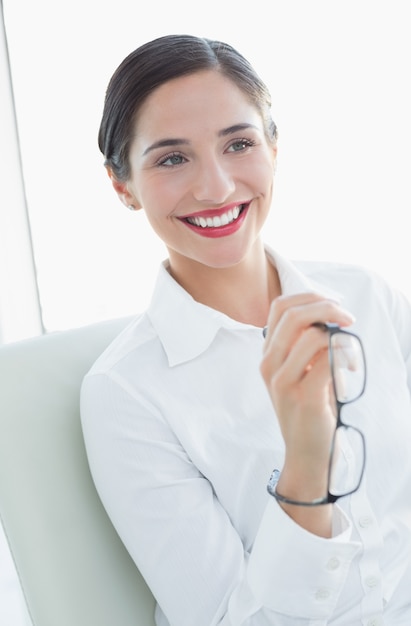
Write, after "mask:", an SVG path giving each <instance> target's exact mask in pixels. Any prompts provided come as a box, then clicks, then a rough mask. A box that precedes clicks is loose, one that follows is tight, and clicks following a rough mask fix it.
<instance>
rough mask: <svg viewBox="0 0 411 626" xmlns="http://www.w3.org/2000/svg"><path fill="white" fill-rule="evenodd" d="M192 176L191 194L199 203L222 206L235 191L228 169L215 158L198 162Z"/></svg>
mask: <svg viewBox="0 0 411 626" xmlns="http://www.w3.org/2000/svg"><path fill="white" fill-rule="evenodd" d="M194 176H195V180H194V185H193V194H194V197H195V199H196V200H197V201H199V202H202V203H208V204H222V203H224V201H225V200H227V198H229V196H230V195H231V194H232V193H233V191H234V190H235V183H234V178H233V175H232V173H231V171H230V169H229V168H228V167H227V165H225V164H224V163H222V162H221V160H219V159H218V158H216V157H210V158H208V159H207V160H205V161H202V162H200V163H199V164H198V167H197V168H196V171H195V174H194Z"/></svg>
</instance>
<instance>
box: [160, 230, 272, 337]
mask: <svg viewBox="0 0 411 626" xmlns="http://www.w3.org/2000/svg"><path fill="white" fill-rule="evenodd" d="M170 273H171V275H172V276H173V277H174V278H175V280H177V282H178V283H180V285H181V286H182V287H183V288H184V289H185V290H186V291H187V292H188V293H189V294H190V295H191V296H192V297H193V298H194V299H195V300H196V301H197V302H201V303H202V304H205V305H206V306H209V307H211V308H213V309H216V310H218V311H221V312H222V313H225V314H226V315H228V316H229V317H231V318H232V319H235V320H237V321H239V322H242V323H245V324H252V325H254V326H260V327H262V326H264V325H265V324H266V322H267V317H268V312H269V309H270V305H271V302H272V300H273V299H274V298H276V297H277V296H279V295H280V294H281V286H280V281H279V278H278V273H277V270H276V269H275V267H274V266H273V265H272V264H271V263H270V261H269V260H268V258H267V255H266V253H265V250H264V247H263V245H262V244H261V243H259V242H257V243H256V244H255V247H254V248H253V250H252V251H251V252H250V253H249V254H248V255H247V256H246V257H245V258H244V259H242V260H241V261H240V262H239V263H238V264H236V265H234V266H231V267H225V268H214V267H209V266H206V265H203V264H201V263H198V262H196V261H190V263H188V264H187V263H184V266H182V265H181V264H179V263H178V262H176V260H175V259H174V258H171V255H170Z"/></svg>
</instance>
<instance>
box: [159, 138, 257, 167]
mask: <svg viewBox="0 0 411 626" xmlns="http://www.w3.org/2000/svg"><path fill="white" fill-rule="evenodd" d="M256 143H257V142H256V141H254V140H253V139H249V138H248V137H241V138H239V139H234V140H232V141H231V142H230V144H229V145H228V147H227V148H226V149H225V152H227V153H236V152H244V151H245V150H247V148H252V147H253V146H255V145H256ZM187 161H188V159H187V158H186V157H185V156H184V155H183V154H181V152H178V151H175V150H174V151H173V152H169V153H168V154H164V155H163V156H161V157H160V158H159V159H158V160H157V161H156V162H155V165H156V166H157V167H178V166H179V165H182V164H183V163H186V162H187Z"/></svg>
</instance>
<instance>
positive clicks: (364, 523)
mask: <svg viewBox="0 0 411 626" xmlns="http://www.w3.org/2000/svg"><path fill="white" fill-rule="evenodd" d="M358 523H359V524H360V526H361V528H368V527H369V526H371V524H372V517H370V516H369V515H363V516H362V517H360V519H359V520H358Z"/></svg>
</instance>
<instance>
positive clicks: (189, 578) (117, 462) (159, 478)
mask: <svg viewBox="0 0 411 626" xmlns="http://www.w3.org/2000/svg"><path fill="white" fill-rule="evenodd" d="M82 413H83V415H85V416H86V419H85V420H84V421H83V423H84V429H85V438H86V441H87V450H88V455H89V459H90V464H91V467H92V470H93V476H94V480H95V482H96V485H97V487H98V490H99V493H100V496H101V498H102V501H103V503H104V505H105V506H106V508H107V511H108V513H109V515H110V517H111V519H112V521H113V523H114V525H115V527H116V528H117V531H118V532H119V534H120V537H121V538H122V540H123V541H124V543H125V545H126V547H127V549H128V551H129V552H130V554H131V555H132V557H133V559H134V560H135V562H136V564H137V566H138V567H139V569H140V571H141V572H142V574H143V576H144V577H145V579H146V581H147V583H148V584H149V586H150V588H151V589H152V591H153V594H154V595H155V597H156V599H157V601H158V603H159V605H160V607H161V609H162V611H164V613H165V615H167V618H168V620H169V623H170V624H171V625H172V626H174V625H176V626H177V625H178V626H192V624H196V626H210V625H214V624H221V626H223V625H224V626H240V625H244V626H246V625H247V626H254V625H257V624H258V625H259V626H260V624H262V625H263V624H266V623H267V624H276V625H277V624H278V625H279V626H280V625H281V626H283V625H284V626H286V625H287V626H288V625H289V624H294V625H295V626H297V624H300V623H301V624H308V623H309V619H316V620H320V619H321V620H327V619H328V618H329V617H330V616H331V615H332V613H333V610H334V609H335V605H336V602H337V600H338V597H339V593H340V590H341V588H342V587H343V585H344V582H345V579H346V576H347V572H348V569H349V565H350V562H351V560H352V558H353V557H354V555H355V554H356V552H357V551H358V545H357V544H355V543H354V542H351V541H350V540H349V535H350V529H349V524H348V522H347V520H346V519H345V516H344V515H343V514H342V513H341V512H339V511H336V524H337V525H338V526H340V527H342V528H339V530H342V529H345V530H342V532H341V533H340V534H339V535H337V537H336V538H335V539H333V540H331V541H330V540H325V539H321V538H319V537H316V536H314V535H310V534H309V533H307V532H306V531H304V530H302V529H301V528H299V527H298V526H296V525H295V524H294V523H293V522H292V521H291V520H290V519H289V518H288V517H287V516H286V515H285V513H284V512H283V511H282V509H281V508H280V507H279V506H278V505H277V503H276V502H275V501H274V500H273V499H272V498H270V497H269V496H268V494H264V498H263V500H264V501H265V505H263V511H262V518H261V521H260V523H259V525H258V526H257V531H256V538H255V542H254V545H253V546H251V547H250V549H249V550H248V551H247V550H245V548H244V545H243V541H242V539H241V537H240V536H239V533H238V532H237V530H236V529H235V528H234V526H233V524H232V522H231V520H230V518H229V516H228V514H227V512H226V511H225V510H224V508H223V507H222V505H221V503H220V502H219V500H218V497H217V495H216V493H215V492H214V491H213V488H212V486H211V484H210V482H209V481H208V480H207V479H206V478H205V477H204V476H203V475H202V474H201V473H200V472H199V470H198V469H197V468H196V467H195V466H194V464H193V462H192V461H191V460H190V458H189V457H188V455H187V453H186V451H185V450H184V449H183V447H182V446H181V443H180V442H179V441H178V439H177V438H176V436H175V434H174V433H172V432H171V430H170V428H169V426H168V425H167V423H165V422H164V420H163V419H162V417H161V415H159V414H158V412H156V410H155V408H154V407H153V406H151V407H150V406H148V405H147V402H145V401H144V400H143V399H138V398H137V397H136V394H135V393H134V394H133V396H131V395H130V394H129V393H128V391H127V390H125V389H124V388H123V387H122V386H121V385H120V384H119V382H118V381H113V379H112V378H107V377H106V376H99V375H95V376H92V377H89V378H88V379H87V380H86V382H85V386H84V388H83V404H82ZM95 420H98V428H96V423H94V426H93V422H94V421H95ZM137 424H138V426H137ZM226 461H227V462H228V463H229V462H230V458H229V457H227V459H226ZM264 486H265V483H264ZM230 488H231V489H233V490H235V489H238V488H240V486H239V485H236V484H232V485H231V486H230ZM302 616H304V617H302ZM160 623H162V622H160ZM164 623H165V624H166V623H167V622H166V621H165V622H164Z"/></svg>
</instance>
